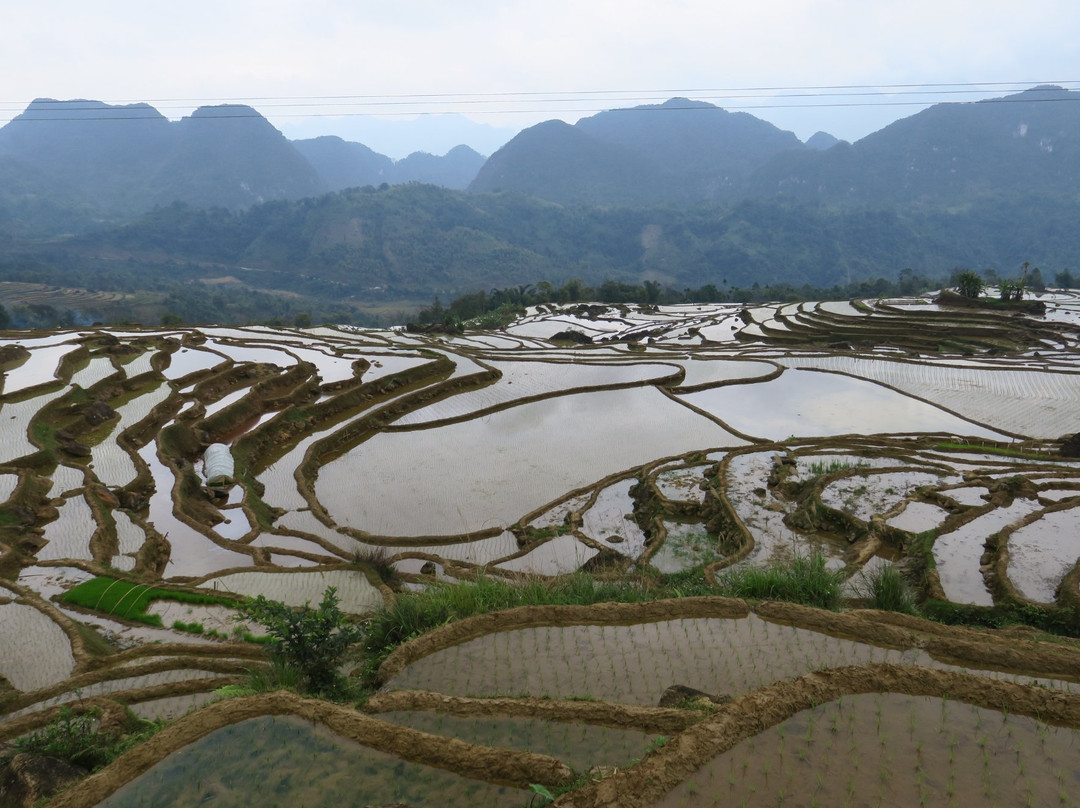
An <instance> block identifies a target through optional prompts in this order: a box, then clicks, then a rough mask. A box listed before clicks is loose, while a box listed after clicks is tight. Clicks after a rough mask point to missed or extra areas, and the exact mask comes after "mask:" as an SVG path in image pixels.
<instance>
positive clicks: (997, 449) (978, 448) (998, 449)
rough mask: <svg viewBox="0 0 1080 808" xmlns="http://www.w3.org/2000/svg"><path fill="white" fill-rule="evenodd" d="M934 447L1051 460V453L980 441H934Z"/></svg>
mask: <svg viewBox="0 0 1080 808" xmlns="http://www.w3.org/2000/svg"><path fill="white" fill-rule="evenodd" d="M934 448H935V449H949V450H951V451H958V452H981V453H983V454H995V455H1003V456H1005V457H1027V458H1031V459H1033V460H1052V459H1054V458H1053V455H1050V454H1041V453H1039V452H1024V451H1021V450H1019V449H1006V448H1004V447H1002V446H984V445H982V444H980V443H935V444H934Z"/></svg>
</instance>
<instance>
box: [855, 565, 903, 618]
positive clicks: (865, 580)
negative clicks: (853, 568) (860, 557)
mask: <svg viewBox="0 0 1080 808" xmlns="http://www.w3.org/2000/svg"><path fill="white" fill-rule="evenodd" d="M855 593H856V594H857V595H858V596H859V597H860V598H862V599H864V600H865V601H867V605H868V606H870V608H872V609H881V610H883V611H887V612H902V613H903V614H915V613H916V609H915V595H914V594H912V592H911V588H910V587H909V586H908V585H907V581H905V580H904V576H902V575H901V574H900V571H899V570H898V569H896V567H879V568H878V569H876V570H873V571H871V572H860V573H859V577H858V579H857V580H856V581H855Z"/></svg>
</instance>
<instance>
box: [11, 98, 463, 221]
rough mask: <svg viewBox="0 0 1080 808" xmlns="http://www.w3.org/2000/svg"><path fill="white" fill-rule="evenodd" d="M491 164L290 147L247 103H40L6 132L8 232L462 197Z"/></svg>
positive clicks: (455, 157)
mask: <svg viewBox="0 0 1080 808" xmlns="http://www.w3.org/2000/svg"><path fill="white" fill-rule="evenodd" d="M320 141H336V143H332V144H329V146H328V145H327V144H320V143H319V142H320ZM482 163H483V157H481V156H480V155H479V154H477V153H476V152H474V151H472V150H471V149H469V148H468V147H458V148H456V149H453V150H451V151H450V153H448V154H447V155H446V156H445V157H436V156H433V155H427V154H420V153H417V154H414V155H411V156H410V157H408V158H406V159H404V160H400V161H398V162H396V163H395V162H394V161H392V160H390V159H389V158H387V157H384V156H383V155H378V154H376V153H375V152H372V151H371V150H370V149H367V147H365V146H363V145H361V144H359V143H346V142H345V141H341V140H340V139H337V138H318V139H316V140H315V141H298V142H292V141H289V140H288V139H287V138H285V136H284V135H282V134H281V133H280V132H279V131H278V130H277V129H275V128H274V126H273V125H271V124H270V122H269V121H267V120H266V118H264V117H263V116H262V115H260V114H259V113H258V112H257V111H256V110H254V109H253V108H251V107H249V106H246V105H240V104H223V105H218V106H205V107H199V108H198V109H196V110H195V111H194V112H193V113H192V114H191V115H189V116H187V117H185V118H182V119H181V120H179V121H176V122H173V121H169V120H168V118H166V117H165V116H164V115H162V114H161V113H160V112H158V111H157V110H156V109H154V108H153V107H152V106H150V105H149V104H124V105H112V104H106V103H103V102H101V101H93V100H82V99H79V100H70V101H57V100H54V99H48V98H41V99H37V100H35V101H34V102H32V103H31V104H30V105H29V106H28V107H27V108H26V110H25V111H24V112H22V113H21V114H20V115H18V116H17V117H16V118H14V119H13V120H12V121H11V122H10V123H8V124H7V125H6V126H4V127H2V128H0V232H2V231H4V230H5V229H6V230H8V232H11V231H12V230H14V231H15V232H18V231H19V229H20V227H19V224H20V220H26V224H25V228H24V229H26V230H30V231H32V230H33V222H32V221H31V220H33V219H34V217H35V216H37V218H39V219H50V218H51V219H53V220H55V221H56V222H57V224H56V225H55V227H59V228H61V229H64V228H66V227H68V226H74V227H75V228H76V229H78V224H76V223H75V220H76V219H78V217H79V216H80V215H81V216H82V218H83V225H84V226H85V224H86V222H88V221H92V220H93V219H96V218H101V217H103V218H104V219H106V220H114V221H118V220H124V219H130V218H131V217H133V216H137V215H139V214H141V213H144V212H146V211H148V210H150V209H152V208H153V207H155V206H157V205H168V204H171V203H173V202H183V203H185V204H190V205H195V206H198V207H225V208H230V209H232V210H239V209H243V208H247V207H250V206H251V205H256V204H259V203H261V202H268V201H273V200H295V199H301V198H305V197H314V196H319V195H321V194H323V193H326V192H328V191H332V190H340V189H342V188H347V187H350V186H352V185H368V184H372V185H379V184H382V183H384V182H385V183H388V184H391V185H394V184H399V183H402V182H430V183H434V184H439V185H445V186H447V187H450V188H464V187H465V186H467V185H468V184H469V182H471V180H472V178H473V177H474V176H475V173H476V171H477V170H478V169H479V166H480V164H482ZM5 220H6V222H5ZM5 224H7V225H8V226H7V227H6V228H5V226H4V225H5Z"/></svg>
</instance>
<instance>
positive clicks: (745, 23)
mask: <svg viewBox="0 0 1080 808" xmlns="http://www.w3.org/2000/svg"><path fill="white" fill-rule="evenodd" d="M1078 41H1080V3H1077V2H1075V0H1028V2H1026V3H1024V4H1022V5H1021V4H1019V3H1018V2H1016V0H1009V2H999V0H905V1H904V2H900V1H899V0H754V2H741V3H731V2H718V1H717V0H665V1H664V2H658V1H654V0H648V1H647V0H575V1H574V2H570V0H542V1H540V0H459V2H448V0H395V2H387V1H386V0H378V1H377V2H370V1H369V0H303V1H302V2H301V1H300V0H186V2H184V3H157V2H147V0H137V2H136V1H134V0H97V2H93V3H87V2H86V0H38V2H33V3H27V2H17V0H3V2H2V3H0V123H2V122H6V121H7V120H10V118H11V117H13V116H14V115H16V114H18V112H20V111H21V110H22V109H23V108H25V106H26V105H27V104H28V103H29V102H30V101H31V100H32V99H34V98H37V97H48V98H58V99H71V98H91V99H96V100H102V101H108V102H111V103H120V102H133V101H144V102H147V103H150V104H152V105H153V106H155V107H157V108H158V109H159V110H161V112H162V113H163V114H165V115H167V116H168V117H170V118H173V119H176V118H179V117H181V116H183V115H185V114H187V113H189V112H190V111H191V110H192V109H193V108H194V107H197V106H200V105H203V104H213V103H223V102H242V103H248V104H250V105H251V106H253V107H255V108H256V109H257V110H259V112H261V113H262V114H263V115H265V116H266V117H267V118H269V119H270V121H271V122H272V123H273V124H274V125H275V126H277V127H278V128H279V129H281V130H282V131H283V132H285V134H286V135H288V136H289V137H293V138H297V137H313V136H317V135H322V134H336V135H339V136H342V137H345V138H346V139H349V140H360V141H361V142H365V143H366V144H367V145H369V146H371V147H372V148H375V149H376V151H381V152H382V153H384V154H389V155H390V156H391V157H395V158H400V157H403V156H405V155H406V154H408V153H410V152H412V151H416V150H424V151H429V152H432V153H435V154H442V153H444V152H445V151H446V150H447V149H449V148H450V147H451V146H453V145H456V143H460V142H465V143H468V144H469V145H472V146H473V147H474V148H476V149H477V150H478V151H480V152H481V153H483V154H490V153H491V152H492V151H494V150H495V149H496V148H498V146H499V145H501V144H502V143H503V142H505V141H506V140H508V139H509V138H510V137H512V136H513V135H514V134H515V133H516V132H517V131H519V130H520V129H521V128H524V127H526V126H530V125H533V124H535V123H539V122H540V121H543V120H549V119H551V118H561V119H563V120H566V121H568V122H571V123H572V122H574V121H576V120H578V119H579V118H581V117H583V116H585V115H590V114H594V113H595V112H598V111H601V110H604V109H611V108H617V107H627V106H635V105H637V104H643V103H660V102H661V101H663V100H665V99H667V98H670V97H673V96H685V97H689V98H696V99H701V100H705V101H709V102H711V103H714V104H716V105H717V106H721V107H724V108H725V109H729V110H743V111H748V112H751V113H753V114H755V115H757V116H758V117H761V118H764V119H765V120H768V121H770V122H772V123H774V124H776V125H777V126H779V127H781V128H783V129H790V130H791V131H793V132H795V134H796V135H798V136H799V137H800V138H802V139H804V140H805V139H806V138H808V137H809V136H810V135H812V134H814V132H816V131H819V130H823V131H827V132H829V133H831V134H833V135H835V136H837V137H840V138H842V139H845V140H850V141H855V140H858V139H859V138H861V137H863V136H865V135H867V134H870V133H871V132H874V131H876V130H878V129H880V128H882V127H883V126H885V125H887V124H888V123H890V122H892V121H893V120H896V119H897V118H900V117H906V116H908V115H911V114H914V113H915V112H918V111H919V110H920V109H922V108H924V107H925V106H926V105H927V104H929V103H937V102H942V101H972V100H977V99H979V98H987V97H994V96H999V95H1003V94H1007V93H1010V92H1015V91H1017V90H1020V89H1024V88H1025V87H1029V86H1032V85H1034V84H1036V83H1042V82H1055V83H1058V84H1060V85H1062V86H1065V87H1068V88H1070V89H1080V47H1078V45H1077V42H1078ZM902 85H909V86H906V87H905V86H902ZM927 85H941V86H935V87H928V86H927ZM823 88H830V89H823ZM839 88H847V89H839Z"/></svg>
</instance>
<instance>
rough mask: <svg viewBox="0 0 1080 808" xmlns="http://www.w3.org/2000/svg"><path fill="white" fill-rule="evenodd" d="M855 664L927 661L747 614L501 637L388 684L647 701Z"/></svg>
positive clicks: (426, 662)
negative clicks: (673, 689)
mask: <svg viewBox="0 0 1080 808" xmlns="http://www.w3.org/2000/svg"><path fill="white" fill-rule="evenodd" d="M865 662H893V663H897V664H930V663H931V660H930V658H929V657H927V656H926V655H925V654H923V653H922V652H920V651H905V652H900V651H891V650H887V649H883V648H876V647H874V646H871V645H866V644H863V643H857V642H852V641H850V640H839V639H836V638H834V637H829V636H828V635H825V634H818V633H816V632H812V631H807V630H805V629H797V628H792V627H790V626H781V625H776V624H773V623H768V622H766V621H764V620H761V619H760V618H758V617H756V616H754V615H751V616H750V617H748V618H744V619H741V620H736V619H733V620H725V619H709V618H699V619H686V620H667V621H663V622H658V623H643V624H637V625H630V626H542V627H539V628H528V629H516V630H513V631H502V632H498V633H496V634H489V635H487V636H484V637H480V638H478V639H475V640H471V641H469V642H466V643H462V644H461V645H457V646H453V647H451V648H447V649H445V650H443V651H438V652H436V653H434V654H431V655H430V656H427V657H424V658H423V659H420V660H418V661H416V662H414V663H413V664H412V665H410V666H409V667H408V668H407V669H406V670H404V671H403V672H402V673H401V674H399V675H398V676H396V677H395V678H394V679H393V680H391V681H390V682H389V683H388V687H391V688H394V689H419V690H434V691H437V692H439V693H445V694H447V695H452V696H466V695H473V696H483V695H495V694H506V693H522V692H525V693H528V694H530V695H532V696H550V697H552V698H568V697H590V696H591V697H595V698H600V699H607V700H610V701H617V702H623V703H629V704H642V705H655V704H656V703H657V701H658V700H659V699H660V696H661V695H662V694H663V692H664V690H665V689H667V688H668V687H669V686H671V685H673V684H682V685H686V686H688V687H693V688H696V689H698V690H701V691H703V692H705V693H726V694H729V695H732V696H739V695H743V694H745V693H749V692H750V691H751V690H754V689H756V688H758V687H761V686H762V685H766V684H771V683H772V682H775V681H778V680H780V679H784V678H786V677H789V676H801V675H802V674H804V673H809V672H810V671H812V670H816V669H818V668H829V667H835V666H840V665H860V664H863V663H865Z"/></svg>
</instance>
